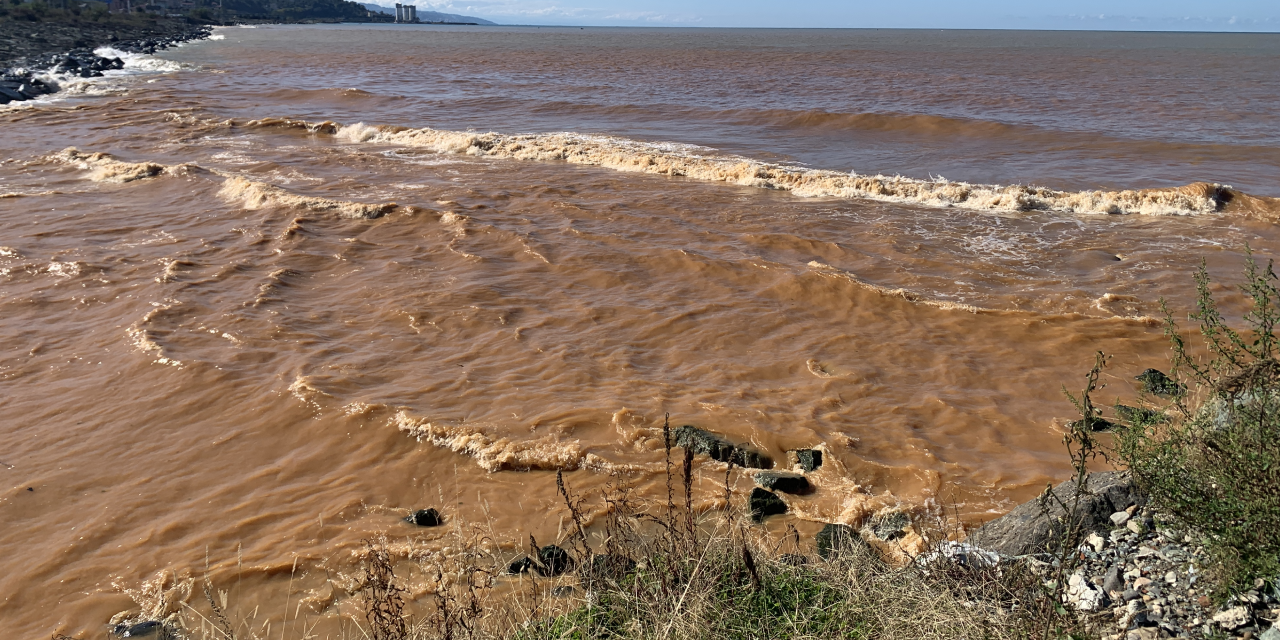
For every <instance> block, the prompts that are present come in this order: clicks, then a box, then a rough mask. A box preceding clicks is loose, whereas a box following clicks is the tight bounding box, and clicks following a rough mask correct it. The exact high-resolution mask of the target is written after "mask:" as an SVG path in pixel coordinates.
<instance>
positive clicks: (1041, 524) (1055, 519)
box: [969, 471, 1144, 556]
mask: <svg viewBox="0 0 1280 640" xmlns="http://www.w3.org/2000/svg"><path fill="white" fill-rule="evenodd" d="M1086 491H1087V492H1088V493H1086V494H1085V495H1083V496H1081V498H1080V514H1079V518H1080V524H1081V526H1082V527H1083V530H1084V531H1086V532H1089V531H1092V532H1099V533H1105V532H1108V531H1110V530H1111V520H1110V516H1111V514H1112V513H1115V512H1117V511H1123V510H1125V509H1126V508H1127V507H1129V506H1131V505H1134V504H1138V503H1140V502H1142V501H1143V500H1144V498H1143V496H1142V494H1141V493H1140V492H1139V491H1138V488H1137V486H1136V485H1134V483H1133V479H1132V478H1131V477H1130V476H1129V474H1128V473H1126V472H1121V471H1101V472H1095V473H1091V474H1089V476H1088V478H1087V479H1086ZM1053 493H1054V495H1055V496H1057V497H1058V499H1059V500H1061V501H1062V502H1063V503H1065V504H1068V505H1069V504H1071V503H1072V502H1073V501H1074V496H1075V482H1074V481H1067V482H1064V483H1062V484H1059V485H1058V486H1056V487H1054V488H1053ZM1048 506H1049V509H1048V514H1046V513H1045V512H1044V510H1042V508H1041V506H1040V502H1039V501H1038V500H1031V501H1029V502H1026V503H1023V504H1021V505H1019V506H1018V507H1016V508H1014V510H1013V511H1010V512H1009V513H1007V514H1005V515H1004V516H1002V517H1000V518H997V519H995V520H992V521H991V522H988V523H986V524H984V525H982V527H981V528H979V529H978V530H977V531H975V532H974V533H973V535H972V536H970V538H969V541H970V542H971V543H972V544H975V545H977V546H979V547H982V548H984V549H989V550H991V551H995V552H997V553H999V554H1001V555H1006V556H1020V555H1027V554H1037V553H1045V552H1050V551H1056V550H1057V549H1056V547H1057V545H1059V544H1061V539H1062V532H1063V531H1064V530H1065V524H1066V523H1065V520H1066V513H1065V511H1064V510H1063V508H1062V507H1061V506H1060V505H1059V504H1058V501H1056V500H1050V501H1049V505H1048Z"/></svg>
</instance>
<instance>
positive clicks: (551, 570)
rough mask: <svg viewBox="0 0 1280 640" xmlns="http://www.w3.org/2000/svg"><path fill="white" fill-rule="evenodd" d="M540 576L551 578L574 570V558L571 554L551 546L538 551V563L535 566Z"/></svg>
mask: <svg viewBox="0 0 1280 640" xmlns="http://www.w3.org/2000/svg"><path fill="white" fill-rule="evenodd" d="M534 568H535V569H537V571H538V574H539V575H542V576H544V577H547V578H550V577H552V576H558V575H560V574H562V573H564V572H566V571H569V570H571V569H573V558H572V557H570V556H569V552H568V551H565V550H564V549H561V548H560V547H557V546H556V545H554V544H549V545H547V546H545V547H543V548H541V549H538V561H537V562H536V563H535V564H534Z"/></svg>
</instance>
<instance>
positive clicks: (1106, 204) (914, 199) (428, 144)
mask: <svg viewBox="0 0 1280 640" xmlns="http://www.w3.org/2000/svg"><path fill="white" fill-rule="evenodd" d="M251 124H256V125H258V126H273V127H287V128H297V129H305V130H307V131H310V132H313V133H332V134H333V135H335V136H336V137H337V138H338V139H339V140H342V141H345V142H351V143H374V144H390V145H401V146H407V147H417V148H424V149H428V150H431V151H434V152H437V153H456V154H466V155H472V156H484V157H493V158H509V159H516V160H538V161H563V162H569V163H572V164H581V165H589V166H598V167H605V168H609V169H614V170H617V171H628V172H637V173H651V174H659V175H667V176H681V177H686V178H692V179H695V180H704V181H711V182H726V183H730V184H738V185H744V186H753V187H761V188H767V189H778V190H783V191H790V192H792V193H795V194H796V195H799V196H804V197H830V198H856V199H869V200H879V201H885V202H896V203H909V204H921V205H929V206H942V207H961V208H965V209H974V210H979V211H1014V212H1016V211H1060V212H1067V213H1098V214H1145V215H1205V214H1214V213H1220V212H1241V213H1251V214H1256V215H1263V216H1267V217H1271V216H1275V215H1278V214H1280V201H1276V200H1274V199H1268V198H1256V197H1252V196H1248V195H1247V194H1243V193H1240V192H1238V191H1236V190H1234V189H1232V188H1231V187H1229V186H1226V185H1222V184H1217V183H1208V182H1196V183H1192V184H1189V185H1185V186H1181V187H1176V188H1166V189H1141V190H1124V191H1058V190H1054V189H1047V188H1042V187H1035V186H1025V185H1007V186H1001V185H983V184H970V183H967V182H952V181H948V180H945V179H942V178H937V179H933V180H920V179H913V178H905V177H901V176H884V175H859V174H857V173H841V172H837V171H827V170H820V169H808V168H804V167H798V166H792V165H782V164H776V163H769V162H759V161H755V160H751V159H749V158H744V157H741V156H732V155H719V154H716V152H715V150H713V149H708V148H705V147H694V146H691V145H679V144H670V143H650V142H641V141H637V140H630V139H626V138H618V137H612V136H601V135H584V134H578V133H540V134H521V135H507V134H500V133H477V132H465V131H446V130H437V129H425V128H424V129H409V128H404V127H393V126H370V125H366V124H363V123H357V124H353V125H346V126H342V125H337V124H334V123H332V122H323V123H319V124H311V123H305V122H300V121H291V120H274V121H273V120H260V121H254V122H253V123H251Z"/></svg>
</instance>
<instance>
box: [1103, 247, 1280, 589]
mask: <svg viewBox="0 0 1280 640" xmlns="http://www.w3.org/2000/svg"><path fill="white" fill-rule="evenodd" d="M1245 276H1246V278H1245V280H1246V281H1245V283H1244V284H1243V285H1241V290H1242V291H1243V292H1244V294H1245V295H1246V296H1247V297H1248V298H1249V299H1250V300H1251V302H1252V306H1251V309H1250V310H1249V311H1248V312H1247V313H1245V314H1244V318H1243V320H1244V323H1245V325H1247V329H1246V330H1245V331H1244V332H1237V331H1236V330H1234V329H1232V328H1231V327H1230V326H1229V325H1228V323H1227V322H1226V319H1225V318H1224V317H1223V315H1222V313H1221V312H1220V311H1219V310H1218V308H1217V305H1216V303H1215V302H1214V299H1213V296H1212V295H1211V293H1210V290H1209V274H1208V271H1207V269H1206V268H1205V267H1204V265H1203V264H1201V267H1200V269H1199V271H1198V272H1197V274H1196V277H1195V280H1196V287H1197V289H1198V292H1199V296H1198V301H1197V310H1196V312H1195V313H1193V314H1191V316H1190V318H1191V319H1192V320H1193V321H1196V322H1198V323H1199V329H1200V331H1199V334H1200V338H1201V341H1202V342H1203V346H1204V347H1205V348H1206V350H1207V352H1208V355H1207V357H1203V358H1195V357H1193V356H1192V355H1190V354H1189V353H1188V344H1187V342H1186V340H1184V338H1183V337H1182V334H1181V333H1179V331H1178V327H1177V324H1176V322H1175V321H1174V319H1173V316H1172V314H1171V313H1170V312H1169V311H1168V308H1167V306H1165V305H1164V301H1163V300H1162V301H1161V305H1162V308H1163V309H1164V312H1165V333H1166V335H1167V336H1168V337H1169V339H1170V341H1171V343H1172V347H1173V357H1172V359H1171V365H1172V369H1171V371H1170V377H1171V378H1172V379H1173V380H1174V381H1175V382H1178V383H1179V384H1178V385H1173V386H1171V387H1169V388H1167V389H1164V392H1165V393H1166V395H1167V396H1168V400H1167V402H1166V404H1167V405H1168V406H1167V407H1166V410H1167V411H1168V413H1171V414H1172V416H1170V417H1167V416H1166V414H1165V413H1158V412H1157V413H1152V412H1125V415H1126V416H1127V418H1128V422H1129V426H1128V427H1127V428H1124V429H1121V430H1119V431H1118V432H1117V439H1116V444H1117V452H1118V453H1119V456H1120V458H1121V459H1122V460H1123V461H1124V462H1125V463H1126V464H1127V465H1128V466H1129V467H1130V468H1131V469H1132V470H1133V473H1134V476H1135V478H1137V480H1138V481H1139V482H1140V483H1141V484H1142V485H1143V486H1144V487H1145V488H1146V489H1147V490H1148V491H1149V492H1150V494H1151V499H1152V502H1153V503H1155V504H1156V505H1157V506H1159V507H1161V508H1163V509H1165V510H1167V511H1168V512H1170V513H1171V514H1172V515H1173V516H1175V517H1176V518H1177V519H1179V520H1180V521H1182V522H1183V523H1184V524H1185V525H1186V526H1188V527H1189V528H1190V529H1192V530H1194V531H1195V532H1197V533H1199V534H1200V535H1202V536H1203V537H1204V544H1205V548H1206V550H1207V551H1208V552H1209V553H1210V557H1211V558H1212V560H1213V561H1214V566H1212V567H1211V568H1210V570H1211V571H1210V573H1211V577H1213V578H1214V582H1215V583H1216V586H1217V595H1218V596H1219V597H1225V596H1227V595H1229V594H1231V593H1234V592H1237V591H1240V590H1243V589H1248V588H1250V587H1252V582H1253V580H1254V579H1256V578H1264V579H1274V578H1276V577H1277V576H1278V575H1280V361H1277V355H1278V354H1277V350H1278V347H1280V341H1278V340H1277V337H1276V335H1275V328H1276V325H1277V323H1278V322H1280V308H1278V306H1277V305H1278V304H1280V291H1277V288H1276V274H1275V271H1274V268H1273V264H1272V263H1271V262H1268V264H1267V267H1266V269H1265V270H1263V269H1260V268H1259V266H1258V264H1257V262H1256V261H1255V260H1254V258H1253V256H1252V254H1251V253H1250V254H1249V255H1248V258H1247V261H1246V269H1245ZM1150 399H1151V398H1148V400H1150ZM1169 418H1171V419H1169Z"/></svg>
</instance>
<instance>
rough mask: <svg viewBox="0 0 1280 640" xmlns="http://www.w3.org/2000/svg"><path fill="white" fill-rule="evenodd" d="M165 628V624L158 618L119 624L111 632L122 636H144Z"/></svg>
mask: <svg viewBox="0 0 1280 640" xmlns="http://www.w3.org/2000/svg"><path fill="white" fill-rule="evenodd" d="M163 628H164V624H163V623H161V622H160V621H158V620H145V621H143V622H137V623H134V624H118V625H116V626H115V628H113V629H112V630H111V633H112V634H113V635H116V636H118V637H121V638H142V637H145V636H150V635H155V634H157V633H159V632H160V630H161V629H163Z"/></svg>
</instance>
